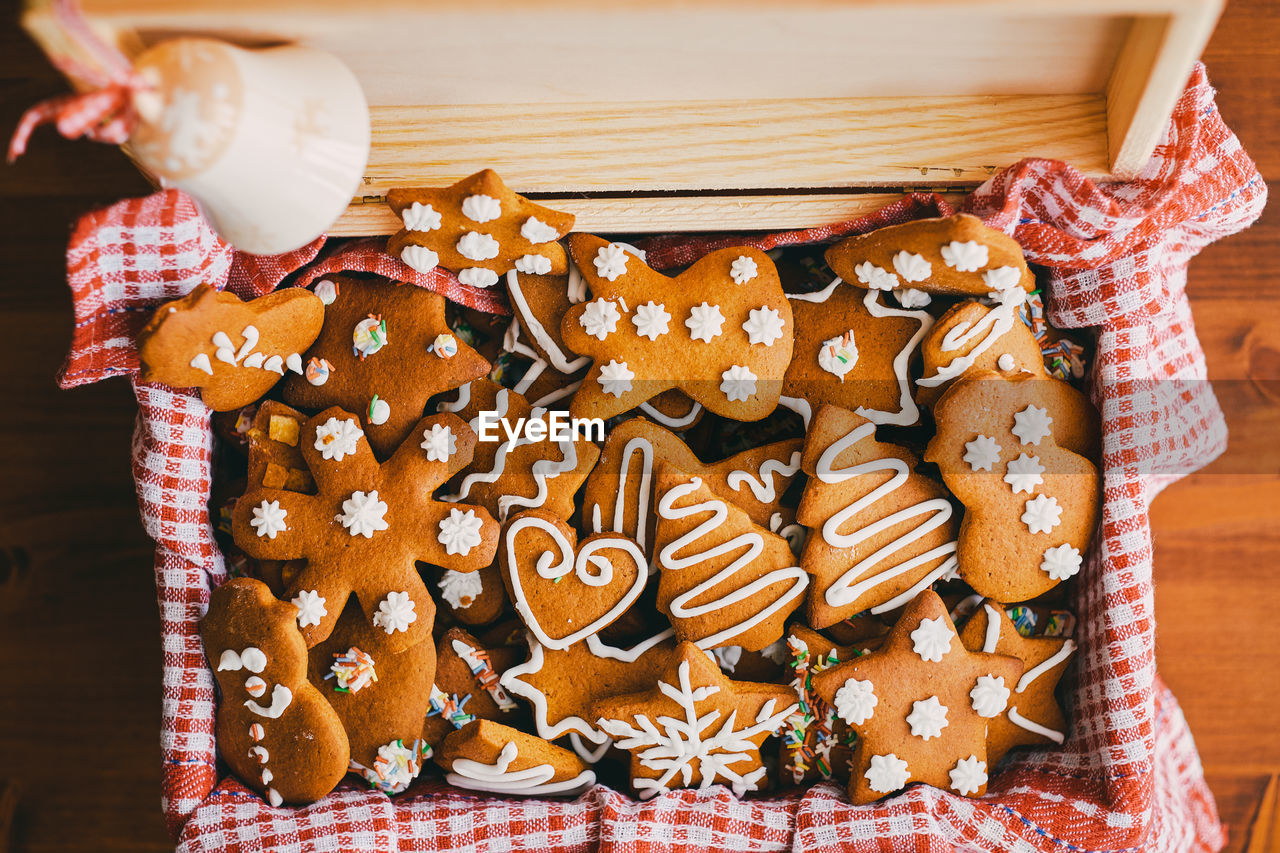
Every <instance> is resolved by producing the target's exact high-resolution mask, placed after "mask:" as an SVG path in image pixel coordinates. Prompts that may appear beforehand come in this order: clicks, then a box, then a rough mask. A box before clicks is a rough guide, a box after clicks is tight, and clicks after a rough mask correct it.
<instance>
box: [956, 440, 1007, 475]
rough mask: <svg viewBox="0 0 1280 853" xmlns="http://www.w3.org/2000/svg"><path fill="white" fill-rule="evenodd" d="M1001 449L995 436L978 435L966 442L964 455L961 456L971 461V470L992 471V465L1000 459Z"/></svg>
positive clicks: (966, 460)
mask: <svg viewBox="0 0 1280 853" xmlns="http://www.w3.org/2000/svg"><path fill="white" fill-rule="evenodd" d="M1000 449H1001V448H1000V445H999V444H997V443H996V440H995V439H994V438H991V437H989V436H985V435H977V436H974V439H973V441H966V442H965V445H964V456H963V457H961V458H962V459H963V460H964V461H965V462H968V463H969V469H970V470H971V471H974V472H978V471H990V470H991V466H992V465H994V464H996V463H997V462H999V461H1000Z"/></svg>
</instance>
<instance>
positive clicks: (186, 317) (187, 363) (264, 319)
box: [138, 284, 324, 412]
mask: <svg viewBox="0 0 1280 853" xmlns="http://www.w3.org/2000/svg"><path fill="white" fill-rule="evenodd" d="M323 321H324V304H323V303H322V302H321V301H320V300H319V299H318V298H316V296H315V294H313V293H311V292H310V291H307V290H303V289H301V288H297V287H289V288H285V289H284V290H277V291H275V292H274V293H268V294H267V295H266V296H260V297H258V298H257V299H254V300H252V301H250V302H241V301H240V298H239V297H238V296H236V295H235V294H234V293H228V292H225V291H223V292H219V291H217V290H214V289H213V288H212V287H210V286H209V285H207V284H202V285H199V286H197V287H196V288H195V289H194V290H192V291H191V292H190V293H189V294H187V295H186V296H184V297H183V298H182V299H178V300H175V301H173V302H168V303H165V304H164V305H161V306H160V307H159V308H157V309H156V312H155V314H153V315H152V317H151V320H150V322H148V323H147V325H146V326H144V327H143V328H142V331H140V332H139V333H138V357H139V359H140V361H141V362H142V380H143V381H144V382H163V383H164V384H166V385H175V386H177V387H179V388H199V389H200V397H201V399H203V400H204V402H205V405H207V406H208V407H209V408H211V409H213V410H214V411H219V412H221V411H227V410H230V409H238V408H240V407H241V406H245V405H248V404H249V403H252V402H254V401H255V400H257V399H258V398H259V397H261V396H262V395H263V394H265V393H267V392H268V391H270V390H271V388H272V387H273V386H274V385H275V384H276V383H277V382H279V381H280V380H281V379H282V378H283V377H284V375H285V373H286V372H289V371H292V372H293V373H296V374H299V375H301V374H302V372H303V370H304V368H303V364H304V360H303V358H302V355H301V353H303V352H305V351H306V349H307V347H309V346H311V343H312V341H314V340H315V339H316V336H317V335H319V334H320V327H321V323H323Z"/></svg>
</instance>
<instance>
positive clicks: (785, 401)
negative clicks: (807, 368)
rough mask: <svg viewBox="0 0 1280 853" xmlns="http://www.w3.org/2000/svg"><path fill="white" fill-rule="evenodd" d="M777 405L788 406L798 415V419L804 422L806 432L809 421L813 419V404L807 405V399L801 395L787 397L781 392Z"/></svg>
mask: <svg viewBox="0 0 1280 853" xmlns="http://www.w3.org/2000/svg"><path fill="white" fill-rule="evenodd" d="M778 405H780V406H783V407H784V408H788V409H790V410H791V411H793V412H795V413H796V414H797V415H799V416H800V420H801V421H803V422H804V428H805V431H806V432H807V431H808V429H809V421H811V420H813V406H810V405H809V401H808V400H806V399H805V398H803V397H788V396H787V395H785V394H783V395H782V396H781V397H779V398H778Z"/></svg>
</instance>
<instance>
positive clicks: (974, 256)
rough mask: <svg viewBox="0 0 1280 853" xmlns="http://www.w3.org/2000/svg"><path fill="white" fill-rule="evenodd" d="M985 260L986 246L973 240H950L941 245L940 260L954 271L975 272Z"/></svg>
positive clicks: (981, 266) (983, 264) (986, 258)
mask: <svg viewBox="0 0 1280 853" xmlns="http://www.w3.org/2000/svg"><path fill="white" fill-rule="evenodd" d="M987 261H988V256H987V247H986V246H984V245H982V244H981V243H978V242H976V241H974V240H967V241H965V242H964V243H961V242H960V241H959V240H952V241H951V242H950V243H948V244H947V245H945V246H943V247H942V262H943V263H945V264H946V265H947V266H949V267H951V268H952V269H954V270H955V271H956V272H977V271H978V270H980V269H982V268H983V267H985V266H986V265H987Z"/></svg>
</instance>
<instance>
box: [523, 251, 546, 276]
mask: <svg viewBox="0 0 1280 853" xmlns="http://www.w3.org/2000/svg"><path fill="white" fill-rule="evenodd" d="M515 267H516V271H517V272H522V273H525V274H528V275H546V274H547V273H549V272H551V259H550V258H548V257H547V256H545V255H522V256H521V257H519V258H516V263H515Z"/></svg>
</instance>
